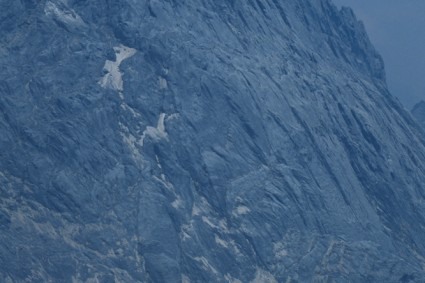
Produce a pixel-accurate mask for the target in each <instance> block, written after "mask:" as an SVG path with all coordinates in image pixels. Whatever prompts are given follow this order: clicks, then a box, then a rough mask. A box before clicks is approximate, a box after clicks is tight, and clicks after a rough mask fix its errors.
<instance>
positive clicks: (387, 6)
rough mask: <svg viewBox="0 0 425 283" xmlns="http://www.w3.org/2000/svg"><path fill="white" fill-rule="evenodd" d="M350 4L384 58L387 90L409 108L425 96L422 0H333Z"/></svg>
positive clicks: (424, 32)
mask: <svg viewBox="0 0 425 283" xmlns="http://www.w3.org/2000/svg"><path fill="white" fill-rule="evenodd" d="M333 2H334V3H335V4H337V5H338V6H341V5H343V6H348V7H351V8H353V10H354V12H355V14H356V15H357V18H358V19H360V20H362V21H363V22H364V24H365V26H366V29H367V31H368V34H369V37H370V39H371V41H372V43H373V44H374V45H375V47H376V49H377V50H378V52H379V53H380V54H381V55H382V57H383V58H384V61H385V69H386V73H387V82H388V86H389V88H390V91H391V92H392V93H393V94H394V95H396V96H397V97H399V99H400V100H401V101H402V102H403V104H404V105H405V106H406V108H408V109H409V110H410V109H411V107H412V106H413V104H415V103H416V102H418V101H419V100H421V99H422V100H425V0H333Z"/></svg>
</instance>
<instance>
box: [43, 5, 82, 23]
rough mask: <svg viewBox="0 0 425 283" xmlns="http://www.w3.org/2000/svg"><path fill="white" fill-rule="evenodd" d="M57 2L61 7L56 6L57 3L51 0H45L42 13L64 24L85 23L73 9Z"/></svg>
mask: <svg viewBox="0 0 425 283" xmlns="http://www.w3.org/2000/svg"><path fill="white" fill-rule="evenodd" d="M59 4H60V6H61V7H58V5H56V4H55V3H53V2H52V1H47V2H46V5H45V6H44V14H46V16H48V17H52V18H54V19H55V20H57V21H60V22H62V23H64V24H66V25H74V26H79V25H80V26H81V25H85V23H84V21H83V20H82V19H81V17H80V16H79V15H78V14H77V13H75V11H74V10H72V9H70V8H68V7H66V6H65V4H64V3H61V2H59Z"/></svg>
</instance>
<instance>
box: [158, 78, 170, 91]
mask: <svg viewBox="0 0 425 283" xmlns="http://www.w3.org/2000/svg"><path fill="white" fill-rule="evenodd" d="M158 84H159V89H167V88H168V83H167V80H166V79H164V78H163V77H159V78H158Z"/></svg>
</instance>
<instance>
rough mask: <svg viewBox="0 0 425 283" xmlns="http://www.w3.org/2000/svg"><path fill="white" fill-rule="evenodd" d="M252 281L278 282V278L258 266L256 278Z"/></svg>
mask: <svg viewBox="0 0 425 283" xmlns="http://www.w3.org/2000/svg"><path fill="white" fill-rule="evenodd" d="M251 283H277V280H276V278H274V276H273V275H272V274H271V273H270V272H267V271H265V270H262V269H261V268H257V271H256V273H255V278H254V280H252V281H251Z"/></svg>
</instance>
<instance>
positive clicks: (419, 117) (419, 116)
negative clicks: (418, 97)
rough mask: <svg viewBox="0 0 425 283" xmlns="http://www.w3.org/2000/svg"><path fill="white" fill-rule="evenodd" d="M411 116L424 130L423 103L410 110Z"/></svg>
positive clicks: (424, 107)
mask: <svg viewBox="0 0 425 283" xmlns="http://www.w3.org/2000/svg"><path fill="white" fill-rule="evenodd" d="M412 115H413V117H415V119H416V121H417V122H419V124H421V125H423V126H424V129H425V101H420V102H418V103H417V104H416V105H415V106H413V109H412Z"/></svg>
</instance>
